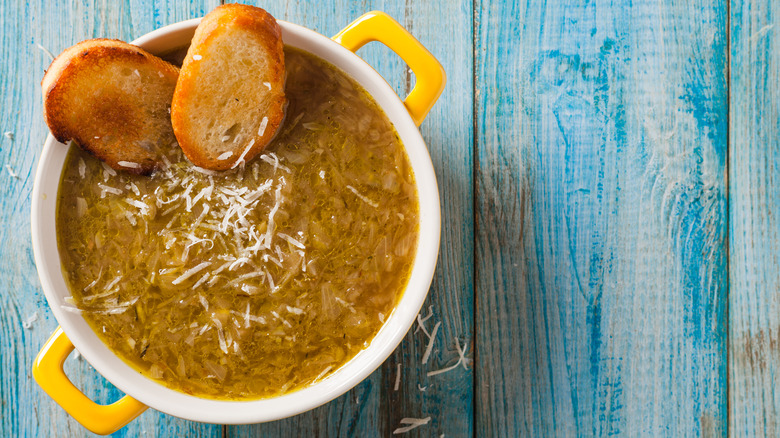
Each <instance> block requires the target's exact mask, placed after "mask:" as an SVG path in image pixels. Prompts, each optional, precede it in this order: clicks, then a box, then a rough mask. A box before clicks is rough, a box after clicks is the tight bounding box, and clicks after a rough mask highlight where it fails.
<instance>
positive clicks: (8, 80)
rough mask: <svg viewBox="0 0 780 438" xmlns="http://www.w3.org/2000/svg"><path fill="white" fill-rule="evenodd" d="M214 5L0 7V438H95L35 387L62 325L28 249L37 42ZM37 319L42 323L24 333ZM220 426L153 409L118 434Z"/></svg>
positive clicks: (54, 44)
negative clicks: (36, 362)
mask: <svg viewBox="0 0 780 438" xmlns="http://www.w3.org/2000/svg"><path fill="white" fill-rule="evenodd" d="M215 4H216V1H209V0H203V1H192V2H189V3H183V2H175V1H169V2H160V1H150V0H133V1H129V2H123V3H118V2H113V1H87V2H81V1H62V2H48V1H40V0H38V1H21V0H0V56H1V57H2V59H3V62H2V63H0V69H1V70H0V89H2V90H3V92H2V96H0V99H1V100H0V102H1V103H2V108H3V111H2V113H0V130H1V131H2V132H11V133H13V137H14V138H13V139H11V138H8V137H6V136H2V137H0V166H2V167H5V166H9V167H10V169H11V170H12V171H13V172H14V173H16V174H18V178H15V177H12V176H11V175H10V172H9V171H8V170H7V169H5V168H4V169H2V174H0V202H2V209H0V240H1V241H2V242H3V245H2V247H0V281H2V289H3V293H2V294H0V352H2V353H0V365H1V366H2V369H3V371H2V372H0V376H2V377H0V379H1V380H0V399H1V400H2V404H1V405H0V435H2V436H9V437H11V436H13V437H25V436H31V437H32V436H62V437H78V436H86V435H91V434H88V433H87V432H86V430H85V429H84V428H82V427H81V425H79V424H78V423H77V422H75V421H74V420H73V419H72V418H70V416H68V415H67V414H66V413H65V411H63V410H62V408H60V407H59V406H58V405H56V404H55V403H54V402H53V401H52V399H51V398H49V397H48V396H47V395H46V394H44V393H43V391H41V389H40V388H39V387H38V385H37V384H36V383H35V382H34V381H33V380H32V378H31V375H30V368H31V366H32V362H33V359H34V358H35V356H36V354H37V353H38V350H39V348H40V347H41V346H42V345H43V343H44V341H45V340H46V339H47V338H48V336H49V334H50V333H51V332H52V331H53V330H54V328H55V327H56V325H57V323H56V321H55V320H54V318H53V317H52V315H51V312H50V311H49V309H48V305H47V303H46V300H45V298H44V296H43V292H42V291H41V289H40V284H39V283H38V279H37V273H36V270H35V265H34V261H33V255H32V248H31V241H30V193H31V191H32V184H33V179H34V175H35V165H36V163H37V160H38V157H39V156H40V151H41V148H42V146H43V141H44V139H45V138H46V134H47V132H48V131H47V129H46V126H45V124H44V122H43V117H42V115H41V96H40V85H39V83H40V79H41V78H42V76H43V72H44V69H45V68H47V67H48V65H49V62H50V59H49V58H48V57H47V55H45V54H44V53H43V52H42V51H41V50H39V49H38V48H37V46H36V45H37V44H40V45H42V46H44V47H46V48H47V49H48V50H50V51H51V52H53V53H55V54H56V53H59V52H60V51H62V50H63V49H65V48H66V47H68V46H70V45H72V44H75V43H76V42H78V41H81V40H84V39H87V38H92V37H108V38H119V39H124V40H131V39H134V38H136V37H138V36H140V35H142V34H144V33H146V32H149V31H151V30H153V29H155V28H157V27H160V26H162V25H165V24H169V23H171V22H175V21H179V20H183V19H186V18H192V17H195V16H200V15H203V14H204V13H205V11H207V10H209V9H210V8H211V7H212V6H213V5H215ZM32 315H37V319H36V320H35V321H32V324H31V327H30V328H29V329H25V328H24V327H23V323H24V322H25V320H27V319H28V318H30V317H31V316H32ZM66 371H67V373H68V375H69V376H70V377H71V379H72V380H73V381H74V383H75V384H76V386H78V387H79V388H81V389H82V390H83V391H84V392H85V393H86V394H87V395H88V396H90V397H91V398H92V399H93V400H96V401H98V402H99V403H108V402H112V401H114V400H116V399H118V398H119V397H120V396H121V393H120V392H119V391H118V390H116V389H115V388H114V387H113V386H112V385H111V384H110V383H108V382H106V381H105V380H104V379H103V378H102V377H101V376H99V375H98V374H97V373H96V372H95V371H94V370H92V369H91V368H90V367H89V365H88V364H87V363H86V362H85V361H84V360H83V359H82V360H79V359H74V358H73V357H71V358H70V359H69V360H68V361H67V362H66ZM221 434H222V427H221V426H215V425H203V424H199V423H194V422H190V421H184V420H180V419H177V418H174V417H170V416H167V415H164V414H160V413H157V412H154V411H151V410H150V411H147V413H144V414H143V415H142V416H141V417H139V418H138V419H137V420H135V421H134V422H132V423H131V424H130V425H129V426H128V427H126V428H125V429H123V430H122V431H120V433H118V434H117V435H118V436H166V437H167V436H209V437H210V436H221Z"/></svg>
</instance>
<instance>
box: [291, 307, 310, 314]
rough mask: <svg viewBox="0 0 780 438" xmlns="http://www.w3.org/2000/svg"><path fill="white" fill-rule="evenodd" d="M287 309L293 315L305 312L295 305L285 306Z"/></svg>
mask: <svg viewBox="0 0 780 438" xmlns="http://www.w3.org/2000/svg"><path fill="white" fill-rule="evenodd" d="M287 311H288V312H290V313H292V314H295V315H303V314H304V313H306V312H304V311H303V309H299V308H297V307H292V306H287Z"/></svg>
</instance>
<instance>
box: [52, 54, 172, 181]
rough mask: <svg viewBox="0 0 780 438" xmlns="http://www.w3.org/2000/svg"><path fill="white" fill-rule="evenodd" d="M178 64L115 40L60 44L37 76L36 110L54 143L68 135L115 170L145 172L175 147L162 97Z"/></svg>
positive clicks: (168, 97)
mask: <svg viewBox="0 0 780 438" xmlns="http://www.w3.org/2000/svg"><path fill="white" fill-rule="evenodd" d="M178 76H179V69H178V68H176V66H174V65H172V64H169V63H167V62H165V61H163V60H162V59H160V58H157V57H156V56H154V55H152V54H150V53H148V52H146V51H144V50H143V49H141V48H139V47H136V46H133V45H131V44H128V43H125V42H123V41H118V40H108V39H92V40H87V41H83V42H80V43H78V44H76V45H75V46H73V47H70V48H68V49H66V50H65V51H64V52H62V54H60V56H58V57H57V58H56V59H54V61H52V63H51V66H49V69H48V70H47V71H46V74H45V75H44V76H43V81H41V88H42V89H43V116H44V118H45V120H46V124H47V125H49V129H50V130H51V133H52V135H54V137H55V138H56V139H57V140H59V141H60V142H63V143H64V142H66V141H68V140H73V141H75V142H76V143H77V144H78V145H79V146H81V147H82V148H83V149H85V150H86V151H88V152H90V153H92V154H93V155H94V156H96V157H97V158H99V159H100V160H102V161H104V162H105V163H107V164H108V165H109V166H111V167H113V168H114V169H117V170H125V171H127V172H131V173H137V174H148V173H150V172H152V171H153V170H154V169H155V168H156V167H158V166H159V164H160V160H161V154H162V153H164V152H165V151H167V150H170V149H171V147H172V146H173V147H175V142H176V138H175V137H174V135H173V128H172V127H171V121H170V115H169V112H170V104H171V98H172V97H173V90H174V88H175V87H176V80H177V78H178Z"/></svg>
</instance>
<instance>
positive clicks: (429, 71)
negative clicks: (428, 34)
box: [333, 11, 447, 126]
mask: <svg viewBox="0 0 780 438" xmlns="http://www.w3.org/2000/svg"><path fill="white" fill-rule="evenodd" d="M333 40H334V41H336V42H337V43H339V44H341V45H342V46H344V47H346V48H347V49H349V50H351V51H353V52H355V51H357V49H359V48H361V47H363V46H364V45H366V44H367V43H370V42H371V41H379V42H380V43H382V44H384V45H386V46H387V47H389V48H390V50H392V51H393V52H395V53H396V54H397V55H398V56H400V57H401V59H403V60H404V62H406V64H407V65H408V66H409V68H411V69H412V71H413V72H414V75H415V76H416V78H417V83H416V84H415V85H414V89H412V92H411V93H409V96H407V97H406V100H405V101H404V105H406V109H407V110H408V111H409V115H411V116H412V120H414V123H415V124H416V125H417V126H420V124H421V123H422V121H423V120H424V119H425V116H426V115H428V111H430V110H431V108H432V107H433V104H434V103H436V100H437V99H438V98H439V96H441V92H442V91H443V90H444V84H445V83H446V82H447V75H446V74H445V73H444V69H443V68H442V66H441V64H439V61H438V60H436V58H435V57H434V56H433V55H432V54H431V52H429V51H428V50H427V49H426V48H425V47H423V45H422V44H420V42H419V41H417V39H416V38H415V37H413V36H412V34H410V33H409V32H407V31H406V29H404V28H403V26H401V25H400V24H398V22H397V21H395V20H393V19H392V18H391V17H390V16H389V15H387V14H385V13H384V12H379V11H373V12H369V13H367V14H365V15H363V16H361V17H360V18H358V19H357V20H355V21H353V22H352V24H350V25H349V26H347V27H345V28H344V29H343V30H342V31H341V32H339V33H338V34H337V35H336V36H334V37H333Z"/></svg>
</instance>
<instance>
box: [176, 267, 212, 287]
mask: <svg viewBox="0 0 780 438" xmlns="http://www.w3.org/2000/svg"><path fill="white" fill-rule="evenodd" d="M209 266H211V262H203V263H201V264H199V265H198V266H195V267H194V268H191V269H188V270H186V271H185V272H184V273H183V274H181V276H179V277H178V278H176V279H175V280H173V281H172V282H171V283H173V284H174V285H176V284H179V283H181V282H183V281H184V280H186V279H188V278H190V277H192V276H193V275H195V274H197V273H198V272H200V271H202V270H203V269H205V268H207V267H209Z"/></svg>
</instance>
